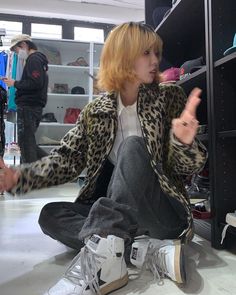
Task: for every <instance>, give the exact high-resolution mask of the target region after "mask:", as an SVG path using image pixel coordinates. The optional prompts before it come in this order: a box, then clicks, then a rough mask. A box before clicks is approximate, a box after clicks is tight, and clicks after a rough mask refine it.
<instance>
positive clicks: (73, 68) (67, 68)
mask: <svg viewBox="0 0 236 295" xmlns="http://www.w3.org/2000/svg"><path fill="white" fill-rule="evenodd" d="M48 68H49V71H50V70H53V71H63V72H64V71H67V72H69V71H85V72H86V73H88V72H89V66H87V67H81V66H67V65H52V64H49V65H48Z"/></svg>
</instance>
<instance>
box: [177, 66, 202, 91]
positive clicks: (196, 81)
mask: <svg viewBox="0 0 236 295" xmlns="http://www.w3.org/2000/svg"><path fill="white" fill-rule="evenodd" d="M176 84H177V85H179V86H181V87H183V88H184V90H185V91H186V93H189V92H190V91H191V90H192V89H193V88H194V87H199V88H201V89H202V90H203V91H204V92H205V89H206V66H203V67H202V68H201V69H199V70H197V71H196V72H194V73H192V74H190V75H188V76H186V77H185V78H184V79H182V80H179V81H177V82H176Z"/></svg>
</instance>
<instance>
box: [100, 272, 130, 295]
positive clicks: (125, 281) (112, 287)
mask: <svg viewBox="0 0 236 295" xmlns="http://www.w3.org/2000/svg"><path fill="white" fill-rule="evenodd" d="M128 281H129V276H128V272H127V273H126V274H125V275H124V276H123V278H120V279H119V280H116V281H113V282H111V283H110V284H108V285H106V286H104V287H103V288H101V289H100V292H101V294H102V295H106V294H109V293H111V292H113V291H116V290H118V289H120V288H122V287H124V286H125V285H127V284H128Z"/></svg>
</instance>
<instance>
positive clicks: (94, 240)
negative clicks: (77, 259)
mask: <svg viewBox="0 0 236 295" xmlns="http://www.w3.org/2000/svg"><path fill="white" fill-rule="evenodd" d="M101 240H102V238H101V237H99V236H98V235H92V236H91V237H90V238H89V240H88V241H87V243H86V247H87V248H89V249H90V250H91V251H92V252H97V249H98V245H99V243H100V241H101Z"/></svg>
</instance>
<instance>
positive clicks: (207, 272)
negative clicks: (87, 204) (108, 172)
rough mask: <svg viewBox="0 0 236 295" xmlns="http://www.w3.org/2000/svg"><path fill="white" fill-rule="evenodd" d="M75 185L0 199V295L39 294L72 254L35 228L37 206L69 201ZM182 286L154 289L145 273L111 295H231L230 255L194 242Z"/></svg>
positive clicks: (234, 286)
mask: <svg viewBox="0 0 236 295" xmlns="http://www.w3.org/2000/svg"><path fill="white" fill-rule="evenodd" d="M78 190H79V188H78V186H77V185H76V184H70V185H65V186H61V187H57V188H52V189H47V190H41V191H38V192H33V193H30V194H28V195H25V196H23V197H21V198H19V197H18V198H13V197H11V196H9V195H5V196H1V197H0V294H1V295H14V294H17V295H43V293H44V291H45V290H47V289H48V288H49V287H50V286H52V285H53V284H54V283H55V282H56V281H57V280H58V279H59V278H60V277H61V275H62V274H63V273H64V271H65V269H66V268H67V266H68V265H69V263H70V261H71V259H72V258H73V257H74V255H75V252H74V251H72V250H69V249H68V248H66V247H65V246H64V245H62V244H60V243H58V242H57V241H54V240H52V239H51V238H49V237H47V236H46V235H44V234H43V233H42V232H41V230H40V228H39V226H38V222H37V221H38V216H39V212H40V209H41V208H42V206H43V205H44V204H46V203H48V202H51V201H58V200H68V201H73V200H74V199H75V197H76V195H77V192H78ZM186 254H187V255H186V257H187V261H186V265H187V277H188V282H187V284H186V286H185V287H182V288H180V287H178V286H177V285H176V284H174V283H173V282H171V281H170V280H168V279H165V283H164V285H163V286H158V285H157V284H156V283H155V282H154V281H153V280H152V276H151V275H150V274H149V273H148V272H146V273H145V274H143V276H142V277H141V278H139V279H136V280H131V281H130V282H129V284H128V285H127V286H126V287H124V288H122V289H120V290H119V291H116V292H114V293H113V294H114V295H115V294H116V295H118V294H147V295H151V294H158V295H162V294H165V295H170V294H173V295H178V294H182V295H183V294H204V295H218V294H220V295H224V294H225V295H230V294H232V295H233V294H236V280H235V272H236V256H235V255H233V254H230V253H229V252H227V251H216V250H214V249H212V248H211V247H210V244H209V242H207V241H206V240H204V239H202V238H200V237H197V236H196V237H195V238H194V240H193V242H192V243H191V244H190V245H189V246H188V247H187V248H186Z"/></svg>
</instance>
